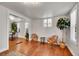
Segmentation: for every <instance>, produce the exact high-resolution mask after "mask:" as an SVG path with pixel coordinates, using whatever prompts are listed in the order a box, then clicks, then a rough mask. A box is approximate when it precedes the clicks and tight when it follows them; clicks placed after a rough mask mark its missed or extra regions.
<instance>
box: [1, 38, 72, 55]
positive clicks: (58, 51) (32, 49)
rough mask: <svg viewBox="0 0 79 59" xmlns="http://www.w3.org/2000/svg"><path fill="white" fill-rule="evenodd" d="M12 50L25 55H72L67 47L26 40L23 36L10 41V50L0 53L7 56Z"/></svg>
mask: <svg viewBox="0 0 79 59" xmlns="http://www.w3.org/2000/svg"><path fill="white" fill-rule="evenodd" d="M12 51H14V52H16V53H18V54H23V55H25V56H72V54H71V53H70V51H69V50H68V48H67V47H66V48H64V49H62V48H60V47H59V46H58V45H55V46H50V45H48V44H47V43H44V44H42V43H40V42H33V41H26V40H25V39H21V38H19V39H17V40H14V41H10V48H9V50H8V51H6V52H3V53H1V54H0V55H1V56H6V55H7V54H9V53H10V52H12ZM17 56H18V55H17Z"/></svg>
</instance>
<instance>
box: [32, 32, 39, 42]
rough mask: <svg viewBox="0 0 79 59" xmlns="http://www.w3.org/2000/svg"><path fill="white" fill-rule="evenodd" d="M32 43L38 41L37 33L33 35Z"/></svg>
mask: <svg viewBox="0 0 79 59" xmlns="http://www.w3.org/2000/svg"><path fill="white" fill-rule="evenodd" d="M31 41H38V35H37V34H36V33H33V34H32V36H31Z"/></svg>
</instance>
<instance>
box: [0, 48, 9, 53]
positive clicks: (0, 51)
mask: <svg viewBox="0 0 79 59" xmlns="http://www.w3.org/2000/svg"><path fill="white" fill-rule="evenodd" d="M7 50H9V49H8V48H6V49H2V50H0V53H2V52H4V51H7Z"/></svg>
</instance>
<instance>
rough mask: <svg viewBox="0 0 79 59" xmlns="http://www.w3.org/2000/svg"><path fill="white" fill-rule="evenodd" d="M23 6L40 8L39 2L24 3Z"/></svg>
mask: <svg viewBox="0 0 79 59" xmlns="http://www.w3.org/2000/svg"><path fill="white" fill-rule="evenodd" d="M24 4H25V5H30V6H40V2H24Z"/></svg>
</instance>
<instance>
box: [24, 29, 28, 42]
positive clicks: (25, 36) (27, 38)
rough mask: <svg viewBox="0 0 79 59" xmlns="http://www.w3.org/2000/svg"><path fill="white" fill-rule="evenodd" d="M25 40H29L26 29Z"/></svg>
mask: <svg viewBox="0 0 79 59" xmlns="http://www.w3.org/2000/svg"><path fill="white" fill-rule="evenodd" d="M25 37H26V40H27V41H28V40H29V33H28V29H26V34H25Z"/></svg>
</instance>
